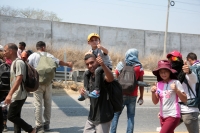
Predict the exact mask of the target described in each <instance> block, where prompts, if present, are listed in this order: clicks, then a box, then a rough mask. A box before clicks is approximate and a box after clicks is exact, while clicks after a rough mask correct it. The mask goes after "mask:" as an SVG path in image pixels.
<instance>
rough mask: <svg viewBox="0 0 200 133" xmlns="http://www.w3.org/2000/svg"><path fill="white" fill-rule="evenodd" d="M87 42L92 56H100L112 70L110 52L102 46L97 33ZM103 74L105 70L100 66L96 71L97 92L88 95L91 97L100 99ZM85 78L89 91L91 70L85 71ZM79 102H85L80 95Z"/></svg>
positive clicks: (89, 37)
mask: <svg viewBox="0 0 200 133" xmlns="http://www.w3.org/2000/svg"><path fill="white" fill-rule="evenodd" d="M87 40H88V44H89V45H90V46H91V48H92V49H91V50H89V52H90V53H91V54H94V55H95V56H96V57H97V56H98V55H100V56H101V58H102V59H103V61H104V63H105V65H106V66H107V67H108V68H110V69H111V70H112V61H111V60H110V57H109V56H108V50H107V49H106V48H105V47H103V46H102V45H101V40H100V36H99V35H98V34H97V33H91V34H89V35H88V38H87ZM102 74H103V69H102V67H101V66H99V67H98V68H97V69H96V70H95V90H94V91H92V92H91V93H90V94H88V96H89V97H91V98H98V97H99V96H100V90H101V88H99V84H100V79H101V75H102ZM83 78H84V88H85V89H87V88H88V86H87V85H88V82H89V79H90V72H89V70H87V71H85V73H84V76H83ZM78 100H79V101H83V100H85V97H84V96H81V95H80V96H79V98H78Z"/></svg>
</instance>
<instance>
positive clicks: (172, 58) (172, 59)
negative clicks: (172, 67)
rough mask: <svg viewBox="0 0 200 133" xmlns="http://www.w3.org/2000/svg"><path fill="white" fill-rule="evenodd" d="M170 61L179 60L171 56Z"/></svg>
mask: <svg viewBox="0 0 200 133" xmlns="http://www.w3.org/2000/svg"><path fill="white" fill-rule="evenodd" d="M171 61H179V59H178V57H176V56H171Z"/></svg>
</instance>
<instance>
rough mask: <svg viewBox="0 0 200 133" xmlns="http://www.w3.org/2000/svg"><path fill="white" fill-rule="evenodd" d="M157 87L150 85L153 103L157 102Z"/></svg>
mask: <svg viewBox="0 0 200 133" xmlns="http://www.w3.org/2000/svg"><path fill="white" fill-rule="evenodd" d="M156 90H157V87H156V86H152V87H151V92H152V102H153V103H154V104H157V103H158V102H159V98H158V94H157V93H156Z"/></svg>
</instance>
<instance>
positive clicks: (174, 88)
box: [170, 81, 178, 92]
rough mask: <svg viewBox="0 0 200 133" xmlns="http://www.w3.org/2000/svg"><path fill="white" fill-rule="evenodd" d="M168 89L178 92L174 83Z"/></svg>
mask: <svg viewBox="0 0 200 133" xmlns="http://www.w3.org/2000/svg"><path fill="white" fill-rule="evenodd" d="M170 87H171V89H172V90H173V91H175V92H176V91H177V90H178V89H177V87H176V84H175V81H174V82H173V83H172V84H171V85H170Z"/></svg>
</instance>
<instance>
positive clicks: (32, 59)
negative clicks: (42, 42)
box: [28, 52, 60, 68]
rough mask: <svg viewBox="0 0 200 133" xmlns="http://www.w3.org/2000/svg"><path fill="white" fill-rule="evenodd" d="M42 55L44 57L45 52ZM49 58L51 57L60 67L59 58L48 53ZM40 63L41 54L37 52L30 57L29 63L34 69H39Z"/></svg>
mask: <svg viewBox="0 0 200 133" xmlns="http://www.w3.org/2000/svg"><path fill="white" fill-rule="evenodd" d="M40 53H41V55H44V53H45V52H40ZM47 57H51V58H52V59H53V60H54V61H55V63H56V64H57V65H59V62H60V60H59V59H57V58H55V57H54V56H53V55H52V54H50V53H47ZM39 61H40V55H39V53H37V52H35V53H33V54H31V55H30V56H29V57H28V63H29V64H30V65H31V66H33V67H34V68H36V67H37V65H38V63H39Z"/></svg>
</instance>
